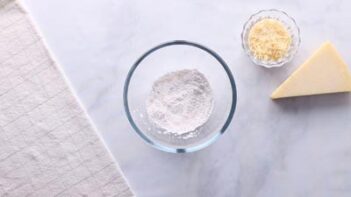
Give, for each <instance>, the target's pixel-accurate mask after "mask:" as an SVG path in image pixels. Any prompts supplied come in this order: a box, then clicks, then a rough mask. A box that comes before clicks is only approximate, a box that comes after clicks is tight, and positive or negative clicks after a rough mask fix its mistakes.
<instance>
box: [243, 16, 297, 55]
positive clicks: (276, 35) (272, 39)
mask: <svg viewBox="0 0 351 197" xmlns="http://www.w3.org/2000/svg"><path fill="white" fill-rule="evenodd" d="M248 43H249V48H250V51H251V52H252V54H253V55H254V56H255V57H256V58H257V59H259V60H265V61H277V60H279V59H281V58H283V57H284V56H285V55H286V54H287V53H288V50H289V48H290V45H291V36H290V33H289V32H288V30H287V29H286V27H285V26H284V24H283V23H282V22H280V21H278V20H276V19H271V18H268V19H262V20H261V21H259V22H257V23H256V24H254V25H253V27H252V28H251V30H250V32H249V36H248Z"/></svg>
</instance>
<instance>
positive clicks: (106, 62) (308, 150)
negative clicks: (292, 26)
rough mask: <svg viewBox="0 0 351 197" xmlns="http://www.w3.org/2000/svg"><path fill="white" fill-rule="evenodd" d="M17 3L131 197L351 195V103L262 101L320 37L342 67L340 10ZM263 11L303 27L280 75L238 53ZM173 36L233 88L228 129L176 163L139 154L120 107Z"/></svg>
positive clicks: (134, 1) (348, 29) (345, 10)
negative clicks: (129, 81) (143, 62)
mask: <svg viewBox="0 0 351 197" xmlns="http://www.w3.org/2000/svg"><path fill="white" fill-rule="evenodd" d="M22 1H23V2H24V3H25V5H26V7H27V8H28V10H29V12H30V14H31V15H32V17H33V18H34V20H35V21H36V23H37V25H38V26H39V28H40V30H41V32H42V33H43V35H44V37H45V39H46V40H47V42H48V44H49V46H50V49H51V50H52V52H53V53H54V54H55V56H56V59H57V60H58V62H60V64H61V65H62V66H63V68H64V71H65V73H66V74H67V77H68V78H69V79H70V81H71V84H72V86H73V88H74V89H75V91H76V92H77V94H78V96H79V98H80V99H81V100H82V102H83V103H84V105H85V107H86V108H87V109H88V111H89V114H90V116H91V117H92V118H93V120H94V122H95V124H96V125H97V127H98V128H99V130H100V132H101V134H102V135H103V137H104V139H105V141H106V142H107V144H108V146H109V148H110V149H111V151H112V153H113V154H114V156H115V157H116V159H117V161H118V162H119V164H120V166H121V168H122V170H123V172H124V174H125V176H126V178H127V179H128V180H129V183H130V185H131V187H132V188H133V189H134V191H135V193H136V194H137V196H141V197H154V196H175V197H176V196H201V197H203V196H242V197H248V196H249V197H250V196H258V197H281V196H287V197H290V196H291V197H295V196H298V197H305V196H306V197H307V196H308V197H311V196H312V197H314V196H316V197H324V196H325V197H327V196H338V197H339V196H341V197H344V196H345V197H346V196H351V142H350V139H351V121H350V120H351V95H350V94H335V95H324V96H315V97H303V98H293V99H285V100H280V101H272V100H270V98H269V95H270V93H271V92H272V91H273V90H274V89H275V88H276V87H277V86H278V85H279V84H280V83H281V82H282V81H283V80H284V79H285V78H286V77H287V76H288V75H289V74H290V73H291V72H292V71H293V70H294V69H295V68H296V67H297V66H298V65H299V64H300V63H302V62H303V61H304V59H305V58H307V57H308V56H309V55H310V54H311V53H312V51H313V50H314V49H317V48H318V47H319V45H320V44H321V43H322V42H323V41H325V40H331V41H332V42H333V43H334V44H335V46H336V47H337V48H338V50H339V51H340V53H341V54H342V55H343V57H344V59H345V61H346V62H347V63H348V64H350V65H351V56H350V55H349V52H350V51H351V44H350V43H351V37H350V35H351V14H350V9H351V3H350V1H346V0H338V1H335V0H326V1H317V0H308V1H303V0H297V1H287V0H283V1H281V0H267V1H258V0H250V1H232V0H220V1H210V0H201V1H200V0H194V1H186V0H178V1H170V0H154V1H138V0H120V1H114V0H100V1H92V0H88V1H69V0H51V1H45V0H22ZM267 8H277V9H281V10H284V11H286V12H288V13H289V14H290V15H291V16H293V17H294V18H295V19H296V21H297V24H298V25H299V26H300V28H301V38H302V42H301V46H300V50H299V52H298V54H297V56H296V58H295V59H294V60H293V61H292V62H291V63H289V64H288V65H286V66H285V67H282V68H276V69H265V68H261V67H258V66H255V65H253V64H252V63H251V62H250V61H249V59H248V58H247V57H246V56H245V54H244V52H243V50H242V49H241V41H240V33H241V30H242V25H243V24H244V22H245V21H246V20H247V18H248V17H249V16H250V15H251V14H252V13H254V12H256V11H258V10H261V9H267ZM174 39H185V40H191V41H194V42H199V43H202V44H204V45H206V46H208V47H210V48H212V49H213V50H215V51H216V52H218V53H219V54H220V55H221V56H222V57H223V59H224V60H225V61H226V62H227V63H228V64H229V66H230V69H231V70H232V72H233V74H234V77H235V80H236V83H237V86H238V87H237V88H238V104H237V111H236V113H235V116H234V119H233V122H232V124H231V125H230V127H229V129H228V131H227V132H226V133H225V134H224V135H223V136H222V137H221V138H220V139H219V140H218V141H217V142H216V143H214V144H213V145H211V146H210V147H208V148H206V149H204V150H201V151H199V152H195V153H191V154H185V155H184V154H180V155H175V154H169V153H164V152H160V151H158V150H155V149H153V148H151V147H149V146H148V145H146V144H145V143H144V142H143V141H142V140H141V139H139V137H138V136H137V135H136V134H135V133H134V132H133V131H132V128H131V127H130V126H129V123H128V122H127V119H126V117H125V114H124V111H123V106H122V88H123V82H124V80H125V77H126V73H127V72H128V69H129V68H130V66H131V65H132V64H133V62H134V61H135V60H136V58H137V57H139V55H140V54H141V53H143V52H144V51H145V50H147V49H149V48H150V47H152V46H154V45H156V44H159V43H161V42H164V41H169V40H174ZM150 72H152V71H150Z"/></svg>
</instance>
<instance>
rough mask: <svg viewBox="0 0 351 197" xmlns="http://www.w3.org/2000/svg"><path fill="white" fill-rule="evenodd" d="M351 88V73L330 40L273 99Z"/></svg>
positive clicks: (278, 90) (286, 81) (292, 76)
mask: <svg viewBox="0 0 351 197" xmlns="http://www.w3.org/2000/svg"><path fill="white" fill-rule="evenodd" d="M350 91H351V74H350V71H349V69H348V66H347V65H346V63H345V62H344V61H343V60H342V58H341V56H340V55H339V53H338V52H337V50H336V49H335V47H334V46H333V45H332V44H331V43H330V42H325V43H323V44H322V46H321V47H320V48H319V49H318V50H317V51H316V52H315V53H314V54H313V55H312V56H311V57H310V58H309V59H307V60H306V61H305V62H304V63H303V64H302V65H301V66H300V67H299V68H298V69H297V70H296V71H294V72H293V73H292V74H291V76H290V77H289V78H288V79H287V80H285V81H284V82H283V83H282V84H281V85H280V86H279V87H278V88H277V89H276V90H275V91H274V92H273V93H272V95H271V98H272V99H277V98H284V97H295V96H306V95H316V94H328V93H338V92H350Z"/></svg>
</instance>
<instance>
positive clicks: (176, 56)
mask: <svg viewBox="0 0 351 197" xmlns="http://www.w3.org/2000/svg"><path fill="white" fill-rule="evenodd" d="M182 69H197V70H199V71H200V72H201V73H203V74H204V75H205V77H206V78H207V79H208V81H209V83H210V86H211V88H212V91H213V99H214V104H213V111H212V114H211V115H210V117H209V120H208V121H207V122H206V123H205V124H204V125H203V126H201V127H199V128H198V129H197V130H196V131H194V132H192V133H191V135H192V137H187V136H189V134H187V136H176V135H174V134H164V133H161V130H160V129H159V128H157V127H155V126H154V124H152V122H150V121H149V119H148V115H147V112H146V106H145V104H146V99H147V98H148V96H149V94H150V91H151V88H152V85H153V83H154V81H155V80H157V79H158V78H159V77H161V76H162V75H165V74H166V73H169V72H172V71H177V70H182ZM236 98H237V94H236V86H235V82H234V78H233V75H232V73H231V72H230V69H229V67H228V66H227V64H226V63H225V62H224V61H223V59H222V58H221V57H220V56H219V55H218V54H217V53H215V52H214V51H212V50H211V49H209V48H207V47H205V46H202V45H200V44H196V43H193V42H188V41H182V40H178V41H171V42H167V43H164V44H160V45H158V46H156V47H154V48H151V49H150V50H148V51H147V52H145V53H144V54H143V55H142V56H141V57H140V58H139V59H137V61H136V62H135V63H134V65H133V66H132V67H131V69H130V71H129V73H128V75H127V79H126V81H125V84H124V93H123V99H124V108H125V111H126V115H127V117H128V120H129V122H130V124H131V126H132V127H133V128H134V130H135V131H136V133H137V134H138V135H139V136H140V137H141V138H142V139H144V141H146V142H147V143H149V144H150V145H152V146H153V147H155V148H158V149H160V150H163V151H166V152H172V153H184V152H193V151H196V150H199V149H202V148H204V147H206V146H208V145H209V144H211V143H212V142H213V141H215V140H216V139H217V138H218V137H219V136H220V135H221V134H222V133H224V131H225V130H226V129H227V127H228V126H229V124H230V122H231V120H232V117H233V115H234V111H235V106H236Z"/></svg>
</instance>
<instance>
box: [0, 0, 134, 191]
mask: <svg viewBox="0 0 351 197" xmlns="http://www.w3.org/2000/svg"><path fill="white" fill-rule="evenodd" d="M0 196H45V197H48V196H121V197H129V196H133V193H132V192H131V190H130V188H129V186H128V184H127V183H126V181H125V179H124V177H123V175H122V173H121V172H120V169H119V168H118V166H117V165H116V163H115V162H114V161H113V159H112V157H111V155H110V153H109V152H108V150H107V149H106V147H105V146H104V144H103V143H102V141H101V140H100V138H99V136H98V134H97V133H96V132H95V129H94V128H93V126H92V124H91V123H90V121H89V119H88V117H87V115H86V113H85V112H84V110H82V108H81V106H80V104H79V103H78V101H77V100H76V98H75V96H74V95H73V93H72V92H71V90H70V89H69V87H68V85H67V84H66V82H65V80H64V76H63V75H62V74H61V72H60V70H59V68H58V67H57V65H56V63H55V62H54V61H53V59H52V58H51V57H50V54H49V53H48V51H47V49H46V47H45V44H44V43H43V40H42V39H41V38H40V36H39V35H38V33H37V32H36V30H35V29H34V27H33V25H32V24H31V22H30V20H29V19H28V16H27V15H26V13H25V11H24V10H23V9H22V8H21V6H19V5H18V3H17V2H16V1H14V0H0Z"/></svg>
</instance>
